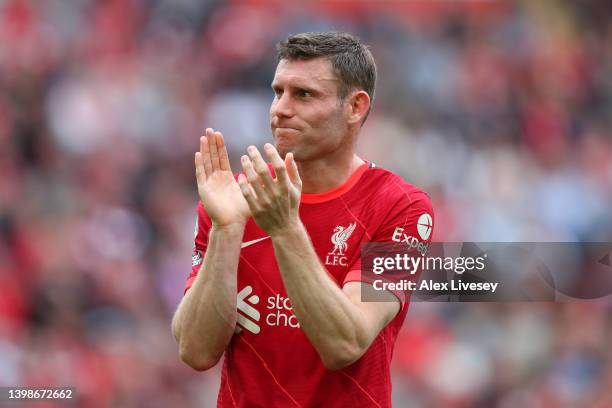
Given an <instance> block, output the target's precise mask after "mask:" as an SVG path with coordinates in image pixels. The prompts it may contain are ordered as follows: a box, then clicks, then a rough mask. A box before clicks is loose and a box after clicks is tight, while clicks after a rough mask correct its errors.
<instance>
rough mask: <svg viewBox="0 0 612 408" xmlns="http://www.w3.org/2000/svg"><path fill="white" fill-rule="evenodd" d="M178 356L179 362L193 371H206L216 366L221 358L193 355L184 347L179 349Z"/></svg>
mask: <svg viewBox="0 0 612 408" xmlns="http://www.w3.org/2000/svg"><path fill="white" fill-rule="evenodd" d="M179 355H180V358H181V361H182V362H183V363H185V364H187V365H188V366H189V367H191V368H192V369H194V370H195V371H200V372H201V371H206V370H209V369H211V368H213V367H214V366H216V365H217V363H218V362H219V360H220V358H221V356H218V357H216V356H215V357H213V356H205V355H203V354H198V353H194V352H192V351H190V350H188V349H186V348H185V347H179Z"/></svg>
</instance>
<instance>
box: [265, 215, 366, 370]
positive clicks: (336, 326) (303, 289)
mask: <svg viewBox="0 0 612 408" xmlns="http://www.w3.org/2000/svg"><path fill="white" fill-rule="evenodd" d="M272 240H273V243H274V250H275V253H276V259H277V261H278V265H279V268H280V271H281V275H282V277H283V281H284V284H285V288H286V290H287V294H288V295H289V298H290V299H291V304H292V307H293V312H294V313H295V315H296V317H297V318H298V321H299V322H300V327H301V328H302V330H303V331H304V333H305V334H306V336H308V338H309V339H310V341H311V343H312V344H313V346H314V347H315V348H316V350H317V351H318V353H319V355H320V356H321V358H322V360H323V362H324V363H325V365H326V366H327V367H330V368H338V366H343V365H346V363H350V362H353V361H354V360H355V359H357V358H359V357H360V356H361V354H362V353H363V351H364V350H365V349H366V348H367V347H368V346H369V344H370V342H371V341H372V339H371V338H369V336H368V335H367V330H366V328H365V327H364V322H363V319H362V316H360V310H359V308H358V307H357V305H355V304H354V303H352V301H351V300H350V299H349V298H348V297H347V296H346V295H345V294H344V293H343V292H342V290H341V289H340V288H339V287H338V285H337V284H336V283H335V282H334V281H333V280H332V279H331V278H330V277H329V275H328V273H327V271H326V270H325V267H324V266H323V265H322V264H321V262H320V260H319V258H318V256H317V254H316V252H315V251H314V248H313V247H312V244H311V242H310V238H309V236H308V234H307V232H306V230H305V228H304V227H303V226H301V225H300V226H299V227H298V228H292V229H291V231H289V232H287V233H284V234H283V235H279V236H276V237H272Z"/></svg>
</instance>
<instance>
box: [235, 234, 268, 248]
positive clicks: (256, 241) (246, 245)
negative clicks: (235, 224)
mask: <svg viewBox="0 0 612 408" xmlns="http://www.w3.org/2000/svg"><path fill="white" fill-rule="evenodd" d="M268 238H270V236H269V235H268V236H267V237H263V238H257V239H254V240H252V241H247V242H243V243H242V245H240V248H246V247H248V246H251V245H253V244H256V243H258V242H260V241H263V240H264V239H268Z"/></svg>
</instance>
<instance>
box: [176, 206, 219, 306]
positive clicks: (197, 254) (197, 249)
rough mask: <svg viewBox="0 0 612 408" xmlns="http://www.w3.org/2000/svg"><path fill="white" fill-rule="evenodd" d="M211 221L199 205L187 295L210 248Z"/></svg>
mask: <svg viewBox="0 0 612 408" xmlns="http://www.w3.org/2000/svg"><path fill="white" fill-rule="evenodd" d="M211 225H212V223H211V221H210V217H209V216H208V214H206V211H205V210H204V206H203V205H202V203H201V202H200V203H198V208H197V216H196V222H195V228H194V234H193V235H194V238H193V241H194V244H193V254H192V255H191V272H190V273H189V276H188V277H187V282H186V284H185V290H184V291H183V294H185V293H187V290H188V289H189V288H190V287H191V285H193V281H194V280H195V278H196V276H198V272H199V270H200V268H201V266H202V262H203V261H204V254H205V253H206V248H207V247H208V233H209V232H210V228H211Z"/></svg>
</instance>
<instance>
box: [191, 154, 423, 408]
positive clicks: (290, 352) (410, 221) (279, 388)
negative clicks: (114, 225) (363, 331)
mask: <svg viewBox="0 0 612 408" xmlns="http://www.w3.org/2000/svg"><path fill="white" fill-rule="evenodd" d="M300 218H301V220H302V223H303V224H304V226H305V227H306V229H307V231H308V234H309V235H310V238H311V240H312V243H313V246H314V249H315V251H316V252H317V254H318V255H319V258H320V259H321V262H322V263H323V265H325V267H326V268H327V271H328V272H329V275H330V276H331V277H332V278H333V279H334V281H335V282H336V283H337V284H338V286H340V287H342V286H343V285H344V284H345V283H347V282H350V281H359V280H360V277H361V273H360V268H361V262H360V249H361V245H362V244H364V243H368V242H387V241H391V240H392V238H393V236H394V234H395V236H396V237H397V236H399V235H401V236H402V237H403V238H406V239H410V240H412V241H413V242H414V239H416V240H418V241H419V242H421V243H423V244H424V245H426V244H427V243H429V242H430V241H431V235H432V231H433V211H432V206H431V202H430V199H429V197H428V196H427V194H426V193H424V192H423V191H421V190H419V189H418V188H416V187H414V186H412V185H410V184H408V183H406V182H404V181H403V180H402V179H401V178H400V177H398V176H397V175H395V174H393V173H391V172H389V171H387V170H384V169H381V168H377V167H375V166H374V165H373V164H364V165H363V166H361V167H360V168H359V169H358V170H357V171H355V173H354V174H353V175H352V176H351V177H350V178H349V179H348V180H347V181H346V182H345V183H344V184H343V185H342V186H340V187H338V188H337V189H334V190H332V191H329V192H326V193H322V194H302V199H301V204H300ZM417 227H418V228H417ZM210 228H211V221H210V218H209V217H208V216H207V214H206V213H205V211H204V208H203V206H202V204H201V203H200V205H199V206H198V225H197V233H196V238H195V250H194V257H193V269H192V271H191V274H190V275H189V278H188V280H187V285H186V288H185V291H187V290H188V289H189V288H190V287H191V284H192V283H193V281H194V279H195V278H196V275H197V273H198V270H199V269H200V264H201V263H202V259H203V257H204V254H205V252H206V246H207V237H208V231H209V230H210ZM265 237H268V234H267V233H266V232H265V231H263V230H262V229H260V228H259V227H258V226H257V225H256V224H255V222H254V221H253V220H252V219H251V220H249V222H248V223H247V225H246V229H245V233H244V237H243V248H242V249H241V253H240V261H239V264H238V294H237V296H238V303H237V307H238V316H239V317H238V324H237V328H236V334H234V336H233V338H232V340H231V342H230V344H229V345H228V347H227V349H226V352H225V356H224V361H223V369H222V377H221V387H220V390H219V399H218V406H220V407H292V406H295V407H352V408H357V407H390V406H391V378H390V363H391V356H392V354H393V346H394V343H395V339H396V336H397V333H398V331H399V329H400V327H401V325H402V322H403V321H404V318H405V316H406V312H407V309H408V308H407V303H406V302H405V301H404V299H403V297H402V302H401V305H402V306H401V308H400V311H399V312H398V314H397V315H396V317H395V318H394V319H393V320H392V321H391V322H389V324H388V325H387V326H386V327H385V328H384V329H383V330H382V331H381V332H380V334H379V335H378V337H377V338H376V339H375V340H374V341H373V343H372V345H371V346H370V348H369V349H368V350H367V351H366V353H365V354H364V355H363V356H362V357H361V358H360V359H359V360H358V361H357V362H355V363H354V364H352V365H350V366H348V367H345V368H344V369H341V370H338V371H331V370H327V369H326V368H325V366H324V365H323V363H322V361H321V358H320V357H319V354H318V353H317V351H316V350H315V348H314V347H313V346H312V345H311V343H310V341H309V340H308V338H307V337H306V335H305V334H304V332H303V331H302V330H301V329H300V327H299V322H298V320H297V318H296V317H295V315H294V314H293V312H292V310H291V309H292V307H291V302H290V300H289V299H288V297H287V293H286V291H285V287H284V284H283V280H282V278H281V274H280V271H279V269H278V266H277V263H276V259H275V256H274V249H273V246H272V241H271V239H269V238H268V239H265Z"/></svg>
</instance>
